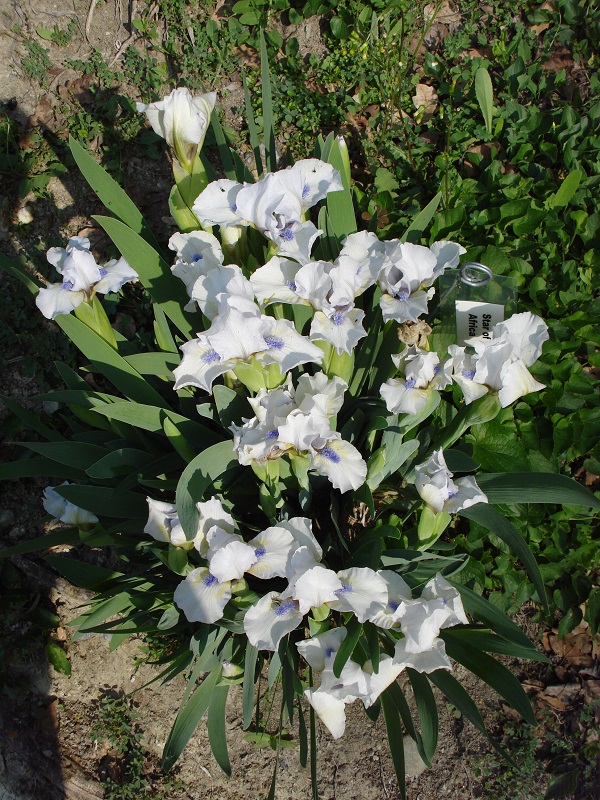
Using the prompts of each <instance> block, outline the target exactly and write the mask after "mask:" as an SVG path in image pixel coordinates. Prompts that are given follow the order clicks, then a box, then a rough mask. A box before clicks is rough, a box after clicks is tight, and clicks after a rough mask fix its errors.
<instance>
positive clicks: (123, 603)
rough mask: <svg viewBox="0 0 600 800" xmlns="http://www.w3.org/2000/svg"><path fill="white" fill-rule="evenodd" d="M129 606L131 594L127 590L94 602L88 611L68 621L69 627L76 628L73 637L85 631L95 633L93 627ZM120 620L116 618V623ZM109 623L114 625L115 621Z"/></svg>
mask: <svg viewBox="0 0 600 800" xmlns="http://www.w3.org/2000/svg"><path fill="white" fill-rule="evenodd" d="M131 607H132V605H131V595H130V594H129V592H119V593H118V594H116V595H114V596H113V597H109V598H108V599H107V600H103V601H102V602H100V603H95V604H94V605H93V606H92V607H91V609H90V610H89V611H86V612H85V613H83V614H80V615H79V616H78V617H76V618H75V619H72V620H71V621H70V622H69V625H70V626H71V627H74V628H77V631H76V633H75V637H74V638H76V639H81V637H82V635H83V634H84V633H86V632H89V633H95V632H96V631H95V630H93V629H95V628H97V627H98V626H99V625H100V624H101V623H103V622H105V621H106V620H107V619H108V618H109V617H114V616H115V615H116V614H121V613H122V612H123V611H125V610H126V609H129V608H131ZM120 622H122V620H117V623H120ZM111 624H113V625H114V624H115V623H111Z"/></svg>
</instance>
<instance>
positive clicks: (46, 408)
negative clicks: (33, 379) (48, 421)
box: [42, 400, 60, 417]
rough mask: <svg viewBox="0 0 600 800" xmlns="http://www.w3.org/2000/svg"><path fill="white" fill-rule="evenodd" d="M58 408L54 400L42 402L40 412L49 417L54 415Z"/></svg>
mask: <svg viewBox="0 0 600 800" xmlns="http://www.w3.org/2000/svg"><path fill="white" fill-rule="evenodd" d="M59 408H60V404H59V403H57V402H56V401H54V400H44V401H43V402H42V411H43V412H44V414H45V415H46V416H47V417H49V416H50V415H51V414H55V413H56V412H57V411H58V409H59Z"/></svg>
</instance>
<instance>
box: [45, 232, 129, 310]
mask: <svg viewBox="0 0 600 800" xmlns="http://www.w3.org/2000/svg"><path fill="white" fill-rule="evenodd" d="M46 257H47V259H48V261H49V262H50V264H52V265H53V266H54V267H55V268H56V271H57V272H58V273H59V274H60V275H61V276H62V283H53V284H50V285H49V286H47V287H45V288H43V289H40V290H39V292H38V294H37V296H36V298H35V302H36V305H37V307H38V308H39V309H40V311H41V312H42V314H43V315H44V316H45V317H47V318H48V319H55V318H56V317H57V316H59V314H69V313H70V312H71V311H73V310H74V309H75V308H77V306H79V305H81V303H83V302H86V301H89V300H91V299H92V298H93V297H94V295H95V294H96V293H100V294H107V293H108V292H118V291H119V289H120V288H121V287H122V286H123V284H125V283H128V282H129V281H137V280H138V274H137V272H136V271H135V270H134V269H132V268H131V267H130V266H129V264H128V263H127V262H126V261H125V259H124V258H120V259H119V260H116V259H112V260H111V261H108V262H107V263H106V264H104V266H102V267H101V266H99V265H98V264H97V263H96V259H95V258H94V256H93V255H92V254H91V253H90V242H89V239H86V238H84V237H82V236H74V237H73V238H72V239H69V242H68V244H67V246H66V248H62V247H51V248H50V250H48V253H47V255H46Z"/></svg>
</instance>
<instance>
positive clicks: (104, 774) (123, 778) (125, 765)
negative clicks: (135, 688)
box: [92, 689, 181, 800]
mask: <svg viewBox="0 0 600 800" xmlns="http://www.w3.org/2000/svg"><path fill="white" fill-rule="evenodd" d="M136 720H137V714H136V712H135V709H134V707H133V704H132V702H131V700H130V699H129V698H128V697H126V696H125V695H124V694H123V693H122V692H120V693H117V692H115V691H114V690H112V689H105V690H104V693H103V695H102V697H101V699H100V705H99V709H98V718H97V721H96V724H95V726H94V728H93V729H92V735H93V737H94V740H95V741H96V742H101V741H104V742H106V743H107V744H108V745H110V750H109V752H108V753H107V755H106V756H104V758H103V759H102V762H101V767H100V769H101V780H102V783H103V785H104V797H105V800H150V798H152V800H162V798H167V797H168V798H175V797H179V795H180V791H181V786H180V784H179V783H178V782H177V781H176V780H174V779H173V778H168V779H165V778H164V777H163V776H162V775H161V774H159V772H158V770H157V769H156V768H155V767H153V765H152V763H151V761H150V760H149V758H148V756H147V754H146V752H145V750H144V747H143V745H142V732H141V730H140V727H139V725H138V723H137V721H136Z"/></svg>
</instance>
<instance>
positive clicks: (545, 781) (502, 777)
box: [473, 705, 600, 800]
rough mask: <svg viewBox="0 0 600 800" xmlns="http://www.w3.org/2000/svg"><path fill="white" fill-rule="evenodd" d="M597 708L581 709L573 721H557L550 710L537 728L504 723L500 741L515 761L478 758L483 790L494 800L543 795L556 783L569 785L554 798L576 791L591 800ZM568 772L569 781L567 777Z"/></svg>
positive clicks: (599, 751)
mask: <svg viewBox="0 0 600 800" xmlns="http://www.w3.org/2000/svg"><path fill="white" fill-rule="evenodd" d="M594 720H595V710H594V707H593V706H591V705H590V706H586V707H584V708H582V709H581V710H580V711H579V713H578V715H577V717H576V718H575V719H573V720H571V723H568V722H566V721H562V723H561V724H559V725H557V719H556V717H555V715H553V714H551V713H550V712H546V713H545V714H544V715H543V717H542V720H541V723H540V725H539V726H538V727H537V728H536V727H534V726H532V725H525V724H523V723H519V724H515V723H513V722H509V723H508V724H506V721H503V722H500V726H501V737H502V744H503V746H504V747H505V749H506V750H507V752H508V754H509V755H510V756H511V758H512V759H513V762H514V764H515V765H516V766H511V765H510V764H508V763H507V762H506V761H504V760H501V759H499V758H497V757H496V756H487V757H486V758H485V760H481V761H479V762H478V763H477V764H476V765H475V766H474V767H473V772H474V775H475V777H476V778H478V779H479V790H480V794H481V795H482V796H485V797H493V798H494V800H515V798H519V800H521V798H522V800H543V798H544V797H545V791H546V790H547V789H548V787H549V786H552V785H553V783H558V779H560V780H561V784H562V785H563V787H564V788H565V789H566V790H567V791H565V792H561V793H556V794H552V795H551V796H552V797H567V796H571V795H572V794H573V793H575V796H576V797H577V798H581V800H588V799H589V800H591V798H592V797H594V796H595V795H594V790H595V788H596V787H597V783H596V781H597V778H598V769H599V763H600V762H599V758H600V747H599V745H598V741H597V740H596V739H595V737H594V735H593V734H594V729H595V721H594ZM567 776H570V780H565V779H566V778H567Z"/></svg>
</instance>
